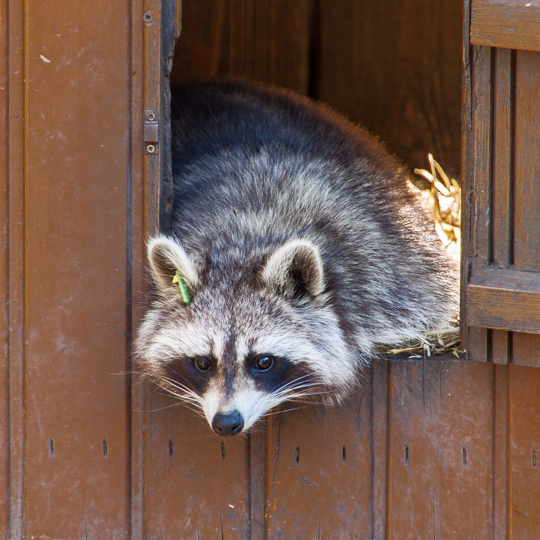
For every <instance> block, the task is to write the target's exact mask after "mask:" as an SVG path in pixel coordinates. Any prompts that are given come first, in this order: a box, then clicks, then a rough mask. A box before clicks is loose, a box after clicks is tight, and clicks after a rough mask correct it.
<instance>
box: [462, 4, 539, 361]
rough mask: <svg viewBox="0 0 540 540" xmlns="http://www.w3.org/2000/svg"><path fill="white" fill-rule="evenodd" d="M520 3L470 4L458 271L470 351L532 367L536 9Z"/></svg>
mask: <svg viewBox="0 0 540 540" xmlns="http://www.w3.org/2000/svg"><path fill="white" fill-rule="evenodd" d="M527 7H530V8H531V9H530V10H527V9H522V8H519V6H517V5H514V3H513V2H503V1H500V2H493V3H489V2H484V1H477V0H476V1H473V2H472V19H471V20H472V26H471V37H470V41H471V43H473V44H474V45H473V47H472V48H471V56H470V59H469V62H470V66H471V69H472V79H471V82H470V85H471V94H470V100H471V101H470V103H471V121H472V124H471V126H470V128H469V130H468V132H467V133H466V145H467V147H468V148H469V149H470V150H469V152H470V156H471V159H470V161H469V164H468V166H467V169H466V171H465V181H466V185H465V191H464V193H465V200H466V203H467V205H468V207H469V208H470V214H469V215H470V218H469V219H468V222H467V225H468V226H467V227H464V232H465V235H466V236H468V235H469V234H470V238H466V239H465V250H464V255H465V256H464V257H463V270H462V273H463V276H464V282H463V284H464V291H465V293H466V296H465V298H464V302H465V303H466V306H465V307H466V314H465V317H464V320H465V321H466V322H467V324H468V325H469V329H468V330H465V337H466V338H467V340H468V346H467V349H468V353H469V357H470V358H471V359H474V360H492V361H493V362H495V363H499V364H506V363H508V362H514V363H515V364H518V365H529V366H538V365H540V354H539V353H538V350H539V346H540V336H539V335H538V331H539V330H540V307H539V306H540V303H539V302H540V300H539V296H538V290H539V289H538V283H540V282H539V281H538V280H539V279H540V278H539V276H538V273H539V271H540V258H539V253H540V244H539V243H540V235H539V234H538V231H539V230H540V221H539V219H540V218H539V210H540V198H539V195H538V190H537V189H536V185H537V183H538V174H539V173H538V170H539V165H540V161H539V156H540V142H539V141H540V137H539V135H538V128H537V126H538V123H539V121H540V95H539V90H538V88H539V83H540V80H539V75H538V73H539V69H540V52H538V51H539V50H540V46H539V45H538V43H536V42H535V41H534V39H533V40H531V39H529V38H528V37H527V36H528V35H529V34H528V33H530V30H531V26H534V25H537V26H538V20H540V18H539V17H540V15H539V14H540V9H539V8H538V6H537V5H536V4H535V3H531V4H528V6H527ZM510 24H512V25H513V27H514V28H515V31H514V32H513V33H512V35H510V34H508V33H507V32H501V28H505V27H506V26H507V25H510ZM538 27H539V28H540V26H538ZM487 45H490V46H487ZM502 47H505V48H502ZM506 47H511V48H512V49H513V50H512V49H510V48H506ZM527 48H529V49H531V50H523V49H527ZM509 330H511V331H509Z"/></svg>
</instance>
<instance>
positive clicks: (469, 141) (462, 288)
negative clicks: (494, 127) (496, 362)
mask: <svg viewBox="0 0 540 540" xmlns="http://www.w3.org/2000/svg"><path fill="white" fill-rule="evenodd" d="M470 10H471V0H464V3H463V35H462V47H461V50H462V53H461V54H462V72H463V74H462V84H461V254H460V276H459V304H460V306H459V308H460V309H459V314H460V329H461V347H462V349H464V350H465V351H466V354H467V356H468V358H471V355H470V351H469V349H470V346H469V341H470V335H469V334H470V330H469V327H468V326H467V310H466V305H467V303H466V297H465V292H466V290H467V282H468V279H469V274H470V272H471V265H472V247H473V246H472V237H471V231H472V216H471V205H470V202H471V201H470V198H471V195H472V193H473V189H472V188H473V185H474V184H473V181H474V177H473V174H472V173H473V171H474V152H473V138H472V94H473V91H472V55H471V52H472V49H473V48H472V47H471V46H470V45H469V24H470ZM473 343H474V340H473ZM471 351H472V352H475V346H474V345H473V347H472V349H471ZM485 358H486V355H484V359H485Z"/></svg>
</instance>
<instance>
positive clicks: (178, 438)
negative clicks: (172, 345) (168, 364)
mask: <svg viewBox="0 0 540 540" xmlns="http://www.w3.org/2000/svg"><path fill="white" fill-rule="evenodd" d="M148 405H149V407H150V409H149V410H150V419H149V423H148V425H147V430H148V438H147V441H146V443H147V444H146V446H145V455H144V459H145V466H144V470H145V491H146V492H145V531H144V538H148V539H155V540H160V539H162V538H194V539H198V538H201V539H204V538H227V539H231V540H233V539H237V540H243V539H244V538H249V534H250V521H249V520H250V498H249V483H248V482H249V443H248V439H247V438H246V437H230V438H227V439H224V438H221V437H218V436H217V435H215V434H214V433H213V432H212V430H211V429H210V427H209V426H208V423H207V422H206V419H204V418H201V417H200V416H199V415H196V414H195V413H194V412H192V411H190V410H189V409H188V408H186V407H185V406H183V405H181V404H179V403H178V402H175V401H174V400H173V399H170V398H168V397H166V396H162V395H159V394H158V393H157V392H153V393H152V395H151V400H150V402H149V403H148Z"/></svg>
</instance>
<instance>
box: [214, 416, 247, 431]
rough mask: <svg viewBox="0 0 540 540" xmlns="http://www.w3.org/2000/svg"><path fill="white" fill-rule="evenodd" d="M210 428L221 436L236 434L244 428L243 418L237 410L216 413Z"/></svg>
mask: <svg viewBox="0 0 540 540" xmlns="http://www.w3.org/2000/svg"><path fill="white" fill-rule="evenodd" d="M212 429H213V430H214V431H215V432H216V433H217V434H218V435H221V436H222V437H230V436H231V435H238V434H239V433H241V432H242V430H243V429H244V419H243V418H242V415H241V414H240V413H239V412H238V411H233V412H231V413H226V414H224V413H217V414H216V415H215V416H214V419H213V420H212Z"/></svg>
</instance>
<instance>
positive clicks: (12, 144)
mask: <svg viewBox="0 0 540 540" xmlns="http://www.w3.org/2000/svg"><path fill="white" fill-rule="evenodd" d="M8 12H9V15H8V29H9V43H8V47H9V49H8V50H9V60H8V70H9V80H8V100H9V102H8V107H9V109H8V113H9V140H8V175H9V176H8V178H9V183H8V194H7V195H8V197H9V198H8V204H9V211H8V214H7V215H8V227H9V229H8V234H9V244H8V245H9V247H8V250H9V254H8V260H7V262H8V264H9V267H8V276H7V279H8V284H9V285H8V286H9V311H8V322H9V338H8V340H9V341H8V353H9V356H8V359H9V360H8V361H9V394H8V395H9V417H8V419H7V420H8V425H9V492H8V493H7V494H6V495H7V497H8V504H9V509H8V512H9V533H10V534H11V537H12V538H22V536H23V534H24V533H23V527H24V524H23V519H24V487H25V486H24V473H25V456H24V443H25V441H24V435H25V424H24V421H25V401H24V397H25V392H24V354H25V350H24V346H25V345H24V341H25V335H24V331H23V328H24V320H25V304H24V299H25V289H24V239H25V206H24V204H25V203H24V195H25V193H24V176H25V155H24V145H23V144H22V143H23V141H24V140H25V127H26V126H25V122H26V118H25V113H26V111H25V102H24V94H25V86H26V85H25V70H24V66H25V61H24V52H25V51H24V48H23V47H24V36H25V28H24V21H25V6H23V4H22V3H20V2H10V3H9V7H8Z"/></svg>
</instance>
